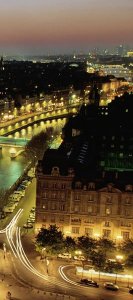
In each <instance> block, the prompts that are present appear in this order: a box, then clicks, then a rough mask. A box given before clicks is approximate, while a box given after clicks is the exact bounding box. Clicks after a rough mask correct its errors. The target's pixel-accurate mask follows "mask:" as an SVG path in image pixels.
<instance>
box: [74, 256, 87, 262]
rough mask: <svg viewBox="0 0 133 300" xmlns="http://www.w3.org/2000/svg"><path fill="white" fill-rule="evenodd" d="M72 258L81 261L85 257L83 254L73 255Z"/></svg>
mask: <svg viewBox="0 0 133 300" xmlns="http://www.w3.org/2000/svg"><path fill="white" fill-rule="evenodd" d="M73 258H74V259H75V260H82V261H84V260H85V257H84V256H83V255H75V256H74V257H73Z"/></svg>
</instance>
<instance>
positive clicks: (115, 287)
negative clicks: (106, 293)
mask: <svg viewBox="0 0 133 300" xmlns="http://www.w3.org/2000/svg"><path fill="white" fill-rule="evenodd" d="M104 287H105V289H107V290H111V291H118V290H119V287H118V285H116V284H115V283H113V282H105V283H104Z"/></svg>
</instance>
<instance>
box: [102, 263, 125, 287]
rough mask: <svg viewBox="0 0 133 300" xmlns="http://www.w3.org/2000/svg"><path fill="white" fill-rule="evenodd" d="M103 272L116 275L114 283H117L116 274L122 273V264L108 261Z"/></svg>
mask: <svg viewBox="0 0 133 300" xmlns="http://www.w3.org/2000/svg"><path fill="white" fill-rule="evenodd" d="M105 271H106V272H108V273H114V274H116V277H115V283H116V281H117V274H118V272H123V271H124V267H123V264H122V263H121V262H119V261H116V262H113V261H108V262H107V264H106V267H105Z"/></svg>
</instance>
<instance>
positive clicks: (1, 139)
mask: <svg viewBox="0 0 133 300" xmlns="http://www.w3.org/2000/svg"><path fill="white" fill-rule="evenodd" d="M28 141H29V139H27V138H10V137H8V136H7V137H5V136H0V146H2V145H4V146H5V145H7V146H16V147H24V146H25V145H26V144H27V142H28Z"/></svg>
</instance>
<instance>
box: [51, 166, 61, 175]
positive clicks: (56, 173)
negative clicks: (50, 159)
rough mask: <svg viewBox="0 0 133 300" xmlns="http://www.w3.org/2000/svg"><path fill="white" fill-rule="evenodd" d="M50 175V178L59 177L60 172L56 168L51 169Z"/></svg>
mask: <svg viewBox="0 0 133 300" xmlns="http://www.w3.org/2000/svg"><path fill="white" fill-rule="evenodd" d="M51 175H52V176H59V175H60V171H59V168H58V167H53V168H52V171H51Z"/></svg>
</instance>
